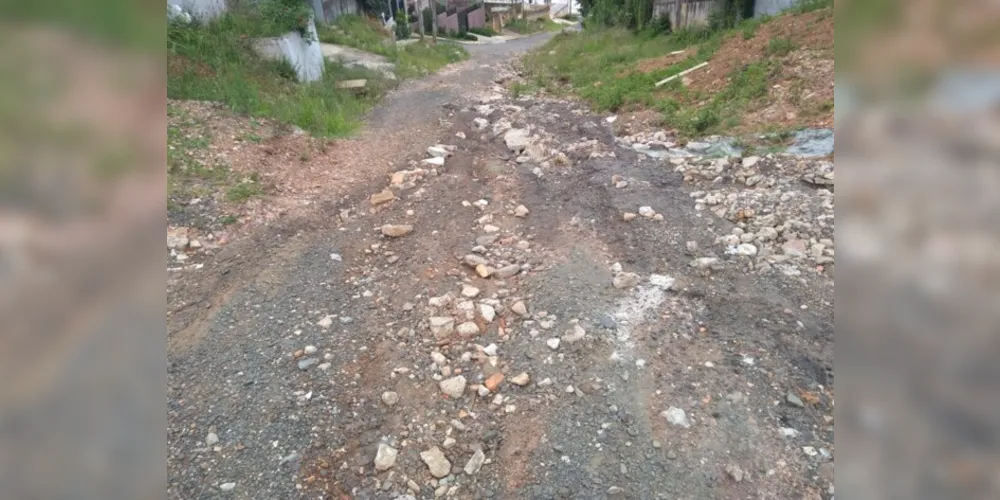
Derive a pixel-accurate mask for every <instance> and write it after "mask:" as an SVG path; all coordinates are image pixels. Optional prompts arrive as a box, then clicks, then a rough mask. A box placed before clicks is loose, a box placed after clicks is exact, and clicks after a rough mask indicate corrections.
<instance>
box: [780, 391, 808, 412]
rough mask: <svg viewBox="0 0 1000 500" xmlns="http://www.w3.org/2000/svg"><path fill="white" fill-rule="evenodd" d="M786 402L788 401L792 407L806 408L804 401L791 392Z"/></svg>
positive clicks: (786, 397)
mask: <svg viewBox="0 0 1000 500" xmlns="http://www.w3.org/2000/svg"><path fill="white" fill-rule="evenodd" d="M785 401H788V404H790V405H792V406H794V407H796V408H805V407H806V405H805V403H803V402H802V400H801V399H800V398H799V397H798V396H796V395H795V393H793V392H789V393H788V394H787V395H786V396H785Z"/></svg>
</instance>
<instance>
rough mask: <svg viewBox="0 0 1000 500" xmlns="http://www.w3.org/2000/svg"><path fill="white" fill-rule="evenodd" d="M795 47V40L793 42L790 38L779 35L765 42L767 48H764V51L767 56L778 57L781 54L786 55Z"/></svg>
mask: <svg viewBox="0 0 1000 500" xmlns="http://www.w3.org/2000/svg"><path fill="white" fill-rule="evenodd" d="M796 48H797V46H796V45H795V42H793V41H792V39H791V38H785V37H780V36H779V37H775V38H772V39H770V40H769V41H768V42H767V49H765V50H764V53H765V54H767V55H769V56H778V57H780V56H783V55H787V54H788V53H790V52H791V51H793V50H795V49H796Z"/></svg>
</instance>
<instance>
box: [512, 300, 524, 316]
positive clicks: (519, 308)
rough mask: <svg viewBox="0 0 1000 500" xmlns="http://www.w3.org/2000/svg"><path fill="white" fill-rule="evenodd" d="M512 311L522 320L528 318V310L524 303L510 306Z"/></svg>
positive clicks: (519, 302) (520, 302) (518, 302)
mask: <svg viewBox="0 0 1000 500" xmlns="http://www.w3.org/2000/svg"><path fill="white" fill-rule="evenodd" d="M510 310H511V311H514V314H517V315H518V316H521V317H522V318H525V317H528V308H527V306H525V305H524V302H523V301H520V300H519V301H517V302H515V303H514V305H512V306H510Z"/></svg>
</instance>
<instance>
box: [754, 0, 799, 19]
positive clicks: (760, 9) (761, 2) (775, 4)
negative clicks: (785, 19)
mask: <svg viewBox="0 0 1000 500" xmlns="http://www.w3.org/2000/svg"><path fill="white" fill-rule="evenodd" d="M792 5H795V0H756V2H754V5H753V16H754V17H757V16H764V15H768V16H773V15H775V14H778V13H779V12H781V11H783V10H785V9H787V8H789V7H791V6H792Z"/></svg>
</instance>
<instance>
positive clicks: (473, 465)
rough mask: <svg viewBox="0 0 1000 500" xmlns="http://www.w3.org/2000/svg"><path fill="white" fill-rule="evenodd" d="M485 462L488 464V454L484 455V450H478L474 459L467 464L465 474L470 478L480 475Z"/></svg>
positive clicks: (473, 456)
mask: <svg viewBox="0 0 1000 500" xmlns="http://www.w3.org/2000/svg"><path fill="white" fill-rule="evenodd" d="M484 462H486V454H484V453H483V450H476V452H475V453H473V454H472V458H470V459H469V461H468V462H466V463H465V469H464V470H465V473H466V474H468V475H470V476H472V475H474V474H476V473H478V472H479V469H481V468H482V467H483V463H484Z"/></svg>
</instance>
